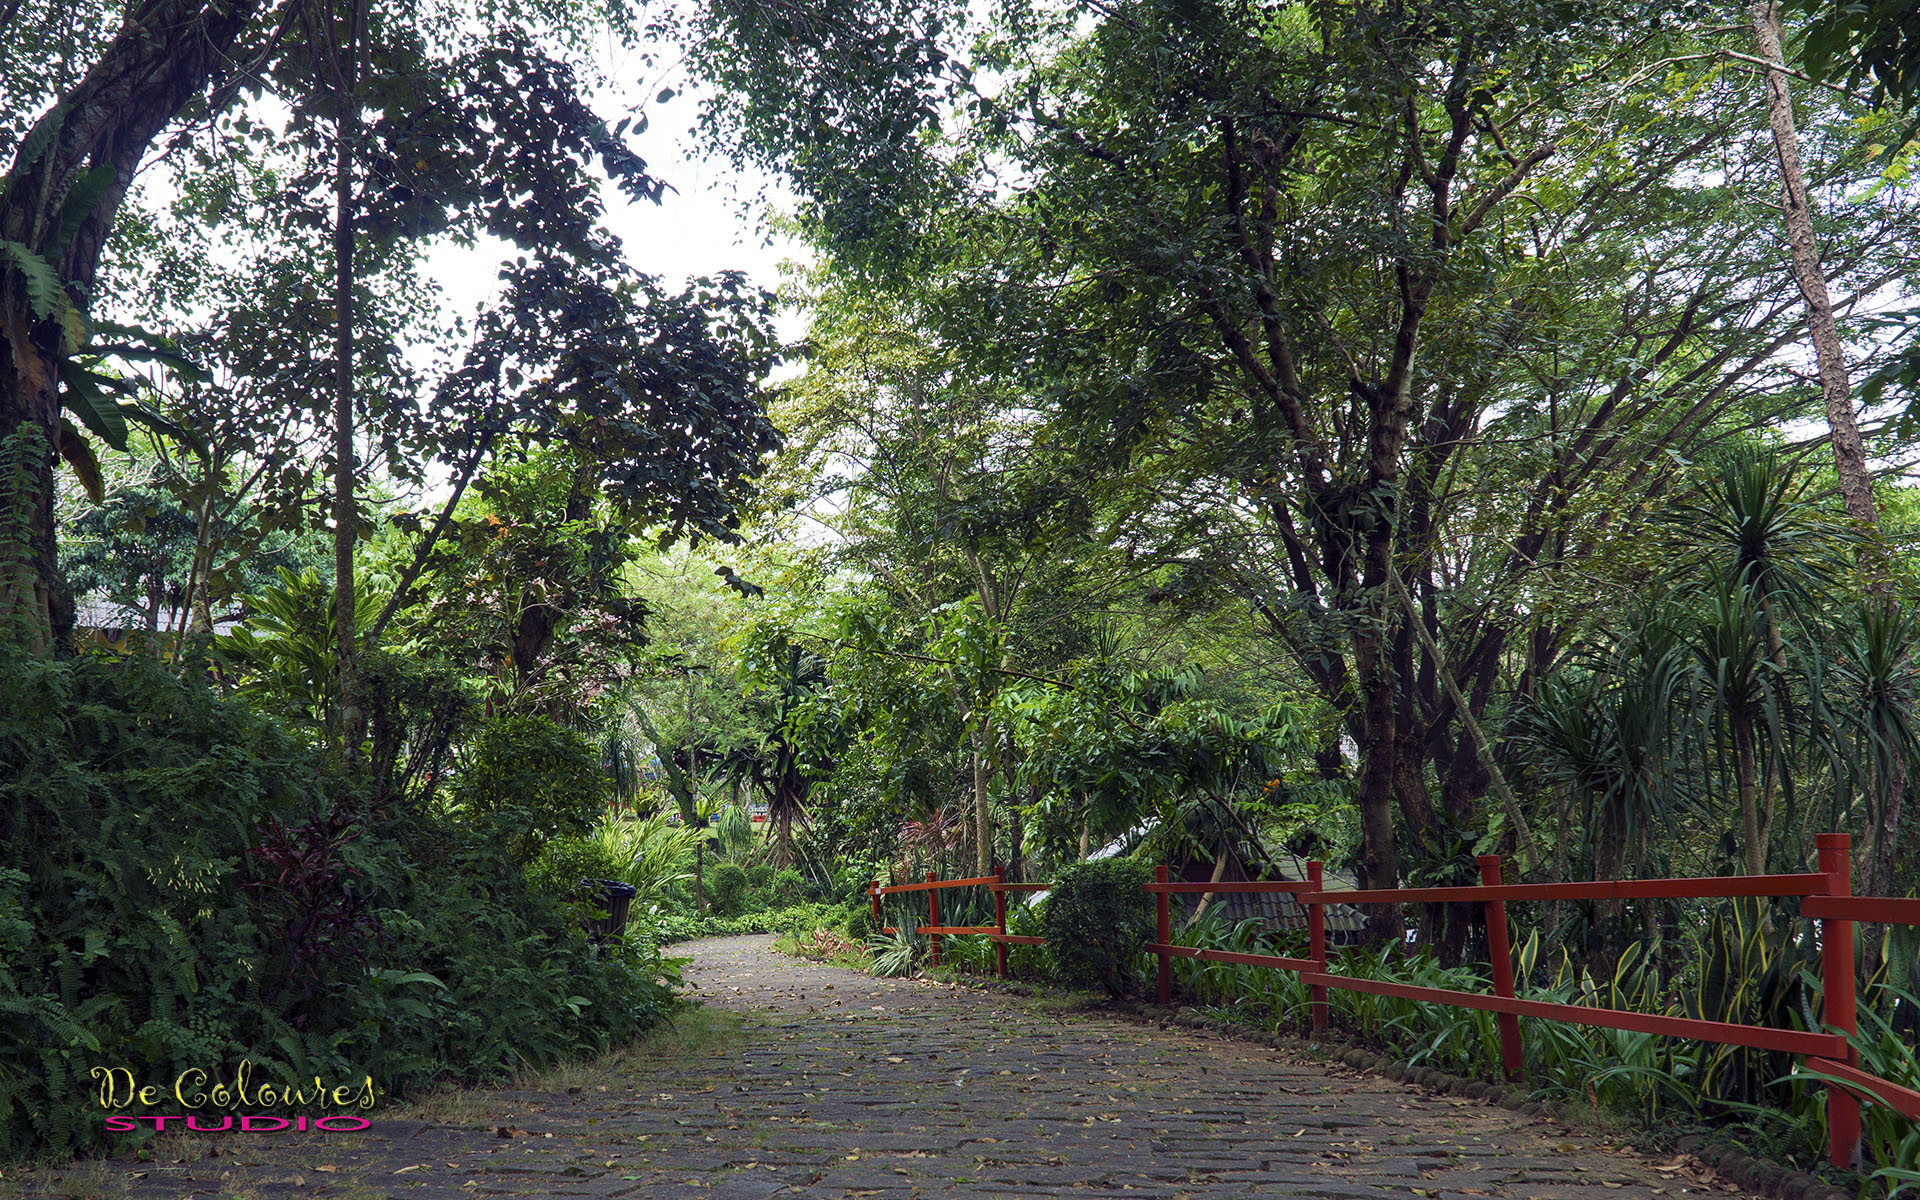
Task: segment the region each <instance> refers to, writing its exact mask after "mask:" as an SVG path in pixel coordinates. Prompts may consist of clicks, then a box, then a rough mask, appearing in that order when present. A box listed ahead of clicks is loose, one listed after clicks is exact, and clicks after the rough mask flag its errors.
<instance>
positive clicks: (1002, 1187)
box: [10, 937, 1737, 1200]
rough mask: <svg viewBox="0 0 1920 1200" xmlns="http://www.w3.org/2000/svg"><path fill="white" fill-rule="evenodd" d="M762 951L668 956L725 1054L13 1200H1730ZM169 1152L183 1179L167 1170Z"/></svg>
mask: <svg viewBox="0 0 1920 1200" xmlns="http://www.w3.org/2000/svg"><path fill="white" fill-rule="evenodd" d="M771 943H772V939H771V938H768V937H735V938H724V939H713V940H708V941H702V942H695V943H690V944H688V945H687V946H685V947H684V948H683V952H684V953H687V954H690V955H691V956H692V960H693V961H692V962H691V963H690V964H689V965H688V968H687V976H688V978H689V980H690V981H692V982H693V983H694V984H695V985H696V986H697V988H698V994H699V995H700V996H702V997H703V998H704V999H705V1001H706V1003H707V1005H708V1006H709V1009H710V1010H712V1011H713V1012H714V1013H716V1014H718V1015H719V1018H720V1019H721V1020H722V1021H726V1022H736V1023H740V1024H744V1025H745V1028H744V1029H743V1030H741V1031H740V1033H739V1034H737V1035H735V1036H729V1037H724V1038H719V1039H714V1038H708V1039H707V1040H706V1041H705V1042H701V1041H699V1040H698V1039H687V1038H684V1037H683V1038H682V1039H681V1040H680V1041H678V1042H676V1041H675V1040H674V1039H673V1038H671V1037H668V1038H665V1039H659V1040H656V1041H655V1042H653V1043H649V1045H648V1046H647V1047H642V1048H641V1050H640V1052H638V1053H630V1054H628V1055H626V1056H625V1057H624V1059H622V1060H619V1061H616V1062H613V1063H611V1064H609V1065H606V1066H603V1067H602V1068H600V1069H597V1070H594V1069H589V1070H584V1071H582V1072H580V1073H579V1074H578V1076H577V1081H576V1082H573V1083H568V1082H566V1080H565V1079H559V1080H549V1081H547V1082H548V1083H549V1085H550V1088H551V1090H537V1089H521V1090H509V1091H492V1092H476V1093H462V1094H458V1095H456V1096H454V1097H450V1098H443V1099H442V1100H440V1101H438V1102H437V1103H435V1104H431V1105H429V1106H427V1107H425V1108H423V1109H421V1110H419V1112H417V1113H410V1112H408V1111H407V1110H404V1109H394V1110H392V1111H391V1112H390V1113H389V1114H387V1115H386V1116H385V1117H384V1118H382V1119H377V1120H376V1121H375V1123H374V1125H373V1127H372V1128H371V1129H370V1130H368V1131H367V1132H366V1133H364V1134H359V1135H342V1136H339V1137H336V1138H330V1139H328V1140H325V1141H318V1140H297V1139H282V1138H264V1137H260V1136H258V1135H252V1136H245V1135H238V1134H230V1135H224V1137H223V1136H221V1135H211V1136H201V1137H196V1138H195V1139H194V1140H193V1141H191V1142H188V1141H185V1140H183V1139H169V1140H168V1141H167V1142H164V1143H162V1144H161V1145H160V1147H159V1150H160V1153H157V1154H156V1155H155V1161H153V1162H145V1163H142V1162H131V1161H119V1160H115V1161H112V1162H108V1163H104V1164H93V1165H88V1166H84V1167H80V1168H76V1169H73V1170H70V1171H68V1172H65V1173H62V1174H61V1175H58V1176H55V1175H45V1176H40V1177H34V1178H30V1179H29V1180H27V1181H26V1183H27V1187H26V1191H27V1193H28V1194H49V1195H75V1194H88V1193H92V1194H99V1195H103V1196H114V1195H125V1196H130V1197H146V1196H167V1197H189V1196H194V1197H228V1196H231V1197H237V1198H241V1200H250V1198H253V1197H259V1198H263V1200H264V1198H265V1197H272V1196H282V1195H289V1196H290V1195H294V1194H298V1195H300V1196H302V1197H328V1196H339V1197H353V1198H371V1197H382V1196H392V1197H420V1198H425V1200H442V1198H451V1197H464V1196H502V1195H505V1196H554V1197H564V1196H593V1197H620V1196H631V1197H655V1196H658V1197H668V1196H706V1197H713V1198H716V1200H718V1198H726V1200H759V1198H761V1197H776V1196H777V1197H834V1198H836V1200H838V1198H845V1197H875V1198H879V1200H894V1198H898V1200H909V1198H912V1197H928V1198H932V1197H975V1196H979V1197H986V1196H993V1197H1034V1196H1053V1195H1085V1194H1090V1193H1092V1194H1113V1195H1126V1196H1129V1197H1143V1198H1144V1197H1158V1198H1164V1200H1177V1198H1191V1200H1214V1198H1218V1200H1229V1198H1238V1197H1250V1196H1315V1197H1326V1198H1329V1200H1349V1198H1350V1200H1365V1198H1371V1197H1387V1196H1392V1197H1398V1198H1402V1200H1404V1198H1405V1197H1408V1196H1427V1197H1434V1198H1436V1200H1461V1198H1465V1197H1529V1198H1533V1200H1603V1198H1604V1200H1622V1198H1625V1197H1655V1196H1679V1195H1682V1194H1690V1195H1700V1194H1702V1193H1703V1192H1705V1193H1710V1194H1717V1195H1721V1196H1729V1195H1734V1194H1737V1193H1735V1192H1733V1191H1731V1190H1730V1189H1728V1188H1727V1187H1726V1185H1724V1184H1716V1183H1702V1182H1700V1181H1699V1180H1698V1179H1696V1178H1693V1177H1691V1176H1690V1175H1689V1174H1687V1173H1686V1172H1685V1171H1684V1169H1682V1168H1681V1167H1680V1166H1679V1165H1678V1164H1676V1163H1666V1164H1662V1163H1656V1162H1653V1161H1650V1160H1648V1159H1646V1158H1644V1157H1642V1156H1639V1155H1635V1154H1631V1153H1627V1152H1622V1151H1618V1150H1613V1149H1610V1148H1608V1147H1606V1146H1604V1145H1602V1144H1601V1143H1600V1142H1599V1140H1598V1139H1597V1138H1596V1137H1595V1136H1593V1135H1592V1134H1588V1133H1578V1132H1569V1131H1567V1130H1566V1129H1564V1128H1562V1127H1560V1126H1558V1125H1557V1124H1554V1123H1551V1122H1546V1121H1540V1120H1530V1119H1528V1118H1525V1117H1521V1116H1518V1115H1516V1114H1514V1113H1511V1112H1508V1111H1506V1110H1504V1109H1501V1108H1497V1107H1494V1106H1491V1105H1487V1104H1483V1103H1481V1102H1478V1101H1469V1100H1461V1099H1456V1098H1451V1097H1443V1096H1430V1095H1427V1094H1425V1093H1424V1092H1421V1091H1418V1090H1416V1089H1413V1088H1410V1087H1407V1086H1405V1085H1401V1084H1397V1083H1393V1082H1391V1081H1388V1080H1385V1079H1380V1078H1377V1077H1374V1076H1369V1075H1363V1074H1360V1073H1357V1072H1352V1071H1349V1070H1347V1069H1346V1068H1343V1067H1339V1066H1335V1065H1331V1064H1326V1063H1319V1062H1302V1061H1297V1060H1294V1059H1292V1058H1291V1057H1290V1056H1288V1055H1287V1054H1285V1053H1284V1052H1283V1051H1278V1050H1273V1049H1270V1048H1266V1047H1262V1046H1257V1045H1253V1044H1249V1043H1241V1042H1232V1041H1221V1040H1214V1039H1208V1038H1203V1037H1197V1036H1194V1035H1191V1034H1188V1033H1185V1032H1181V1031H1175V1030H1162V1029H1157V1028H1151V1027H1145V1026H1141V1025H1138V1024H1133V1023H1128V1022H1122V1021H1117V1020H1112V1019H1108V1018H1105V1017H1102V1016H1100V1015H1098V1014H1083V1013H1073V1014H1068V1015H1061V1014H1055V1013H1049V1012H1047V1011H1044V1010H1043V1009H1042V1008H1041V1007H1040V1006H1038V1005H1036V1004H1034V1003H1032V1002H1030V1001H1025V1000H1022V999H1020V998H1017V997H1012V996H1007V995H1003V994H998V993H989V992H983V991H975V990H971V989H967V988H962V987H954V986H949V985H944V984H937V983H930V982H926V981H915V980H889V979H876V978H872V977H870V976H866V975H862V974H859V973H856V972H853V971H848V970H843V969H838V968H834V967H828V966H822V965H818V964H814V963H809V962H805V961H801V960H796V959H791V958H787V957H783V956H779V955H775V954H773V953H772V952H771V949H770V947H771ZM713 1019H714V1018H713V1017H712V1016H709V1017H707V1018H706V1020H707V1021H708V1023H709V1025H711V1022H712V1021H713ZM649 1051H651V1052H649ZM421 1115H425V1116H427V1117H429V1118H431V1119H428V1120H421V1119H419V1117H420V1116H421ZM183 1149H184V1151H185V1152H184V1153H179V1152H180V1151H182V1150H183ZM208 1149H216V1150H218V1151H219V1153H218V1154H217V1155H216V1156H213V1157H206V1156H205V1155H206V1151H207V1150H208ZM170 1150H171V1151H172V1152H174V1153H176V1154H177V1155H178V1157H180V1158H182V1159H184V1161H179V1162H169V1161H167V1159H168V1157H169V1151H170ZM10 1182H12V1183H13V1184H15V1185H16V1190H17V1187H18V1185H19V1184H20V1183H21V1181H20V1180H19V1179H18V1178H17V1177H16V1178H15V1179H14V1180H12V1181H10Z"/></svg>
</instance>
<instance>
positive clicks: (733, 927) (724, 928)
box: [628, 904, 833, 946]
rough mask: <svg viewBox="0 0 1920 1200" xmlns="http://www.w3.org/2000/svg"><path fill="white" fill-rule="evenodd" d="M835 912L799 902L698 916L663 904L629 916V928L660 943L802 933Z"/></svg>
mask: <svg viewBox="0 0 1920 1200" xmlns="http://www.w3.org/2000/svg"><path fill="white" fill-rule="evenodd" d="M832 919H833V911H832V910H831V909H829V908H827V907H826V906H825V905H820V904H796V905H794V906H793V907H791V908H763V909H761V910H759V911H758V912H748V913H741V914H740V915H739V916H734V917H720V916H709V917H701V916H695V915H694V914H692V913H688V912H669V911H665V910H663V909H661V908H659V907H657V906H656V907H655V908H654V909H652V910H651V911H649V912H647V913H645V914H641V915H635V916H633V917H630V918H629V923H628V929H629V931H630V932H631V931H633V930H634V929H635V928H636V927H637V928H638V929H639V930H641V931H642V932H643V934H644V935H645V936H647V937H650V938H651V939H652V940H653V941H654V942H656V943H657V944H659V945H663V946H664V945H668V944H670V943H673V942H685V941H691V940H692V939H694V938H708V937H731V936H733V935H735V934H741V933H777V934H786V935H789V936H799V935H801V934H804V933H806V932H808V931H809V930H812V929H815V928H817V927H819V926H821V925H824V924H831V923H832Z"/></svg>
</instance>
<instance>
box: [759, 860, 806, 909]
mask: <svg viewBox="0 0 1920 1200" xmlns="http://www.w3.org/2000/svg"><path fill="white" fill-rule="evenodd" d="M806 890H807V881H806V880H805V879H804V878H802V877H801V875H800V872H798V871H796V870H794V869H793V868H792V867H782V868H780V870H779V872H778V873H777V874H775V875H774V877H773V879H772V880H771V881H770V882H769V883H768V885H767V901H768V902H769V903H770V904H772V905H774V906H775V907H776V908H786V907H788V906H790V905H794V904H798V903H800V902H801V901H802V900H803V899H805V898H806Z"/></svg>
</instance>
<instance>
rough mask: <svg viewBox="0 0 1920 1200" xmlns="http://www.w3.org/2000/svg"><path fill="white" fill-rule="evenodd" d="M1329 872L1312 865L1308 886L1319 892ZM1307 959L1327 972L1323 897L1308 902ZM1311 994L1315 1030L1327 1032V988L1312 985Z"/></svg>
mask: <svg viewBox="0 0 1920 1200" xmlns="http://www.w3.org/2000/svg"><path fill="white" fill-rule="evenodd" d="M1325 871H1326V864H1325V863H1321V862H1317V861H1316V862H1309V863H1308V864H1307V886H1308V887H1309V888H1311V889H1312V890H1313V892H1315V893H1318V892H1319V891H1320V889H1321V887H1322V886H1324V884H1323V882H1322V880H1323V878H1324V875H1325ZM1307 957H1308V958H1311V959H1312V960H1313V969H1314V970H1315V971H1316V972H1318V973H1319V974H1321V975H1325V974H1326V973H1327V908H1326V905H1324V904H1322V903H1320V900H1319V897H1318V896H1317V895H1315V897H1314V899H1312V900H1309V901H1307ZM1307 995H1308V996H1310V997H1311V998H1312V1000H1313V1003H1312V1004H1311V1005H1309V1006H1308V1011H1309V1012H1311V1013H1312V1014H1313V1031H1314V1032H1315V1033H1325V1032H1326V1031H1327V989H1326V985H1324V984H1318V983H1316V984H1312V985H1310V986H1309V987H1308V988H1307Z"/></svg>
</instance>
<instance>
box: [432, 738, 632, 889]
mask: <svg viewBox="0 0 1920 1200" xmlns="http://www.w3.org/2000/svg"><path fill="white" fill-rule="evenodd" d="M606 787H607V783H606V776H605V775H604V773H602V772H601V770H600V757H599V754H598V752H597V751H596V749H595V747H594V746H593V744H592V743H591V742H589V741H588V740H587V739H586V738H585V737H583V736H581V735H580V734H578V733H574V732H573V731H571V730H567V729H562V728H560V727H559V726H558V725H555V724H554V723H553V722H552V721H551V720H549V719H548V718H546V717H537V716H536V717H502V718H498V719H496V720H494V721H492V722H491V723H489V724H487V725H485V726H483V727H482V728H481V730H480V735H479V736H478V737H477V738H476V739H475V740H474V745H473V750H472V754H471V756H470V758H469V760H468V762H467V765H466V770H465V771H463V772H462V773H461V776H460V782H459V785H458V787H457V789H456V794H457V796H458V799H459V802H460V804H461V805H462V807H464V808H465V809H466V811H467V813H468V815H469V817H470V819H472V820H473V822H474V825H475V828H476V829H478V830H479V831H480V832H481V834H482V835H483V836H486V837H490V838H498V839H500V840H501V841H502V843H503V844H504V845H506V846H508V847H509V848H510V852H511V853H512V855H513V857H514V859H515V860H516V861H518V862H521V863H529V862H531V861H533V858H534V856H535V855H536V854H537V853H539V850H540V847H541V845H543V844H544V843H545V842H546V841H547V840H548V839H549V838H553V837H558V836H563V835H567V834H573V835H579V834H584V833H585V832H586V831H587V830H589V829H591V828H592V827H593V822H594V819H595V818H596V817H598V816H599V814H600V811H601V809H602V807H603V805H604V804H605V800H606Z"/></svg>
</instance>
